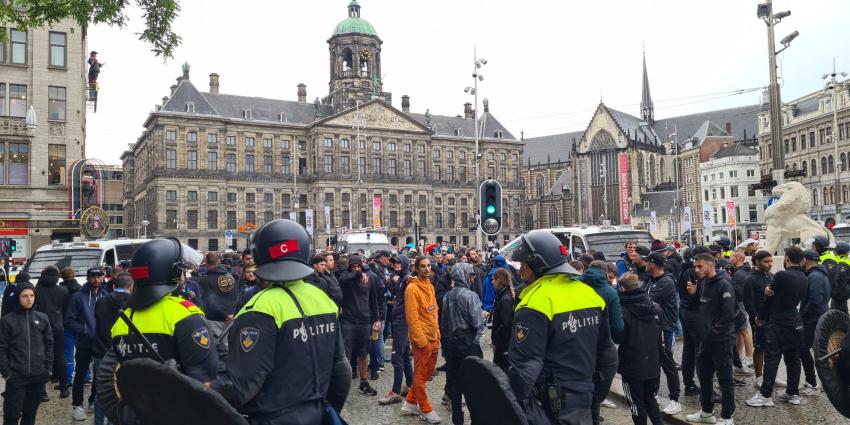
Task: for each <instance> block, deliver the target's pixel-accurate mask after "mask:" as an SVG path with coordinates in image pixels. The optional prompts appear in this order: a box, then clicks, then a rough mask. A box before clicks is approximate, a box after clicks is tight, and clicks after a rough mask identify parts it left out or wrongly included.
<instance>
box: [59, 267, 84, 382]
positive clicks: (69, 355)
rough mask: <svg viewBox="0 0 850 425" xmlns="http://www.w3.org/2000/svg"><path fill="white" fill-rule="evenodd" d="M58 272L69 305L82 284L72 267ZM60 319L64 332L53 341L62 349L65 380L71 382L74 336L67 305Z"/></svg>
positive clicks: (72, 376) (60, 284)
mask: <svg viewBox="0 0 850 425" xmlns="http://www.w3.org/2000/svg"><path fill="white" fill-rule="evenodd" d="M59 274H60V275H61V276H62V281H61V282H59V286H62V287H64V288H65V289H67V290H68V305H70V302H71V297H73V296H74V294H76V293H77V292H79V290H80V288H82V286H81V285H80V284H79V283H78V282H77V279H76V274H77V272H76V271H75V270H74V269H73V268H72V267H64V268H63V269H62V270H60V271H59ZM62 321H63V326H62V327H63V329H64V334H63V335H62V337H63V339H62V340H60V341H54V343H55V344H57V345H61V346H62V351H63V353H64V354H65V357H64V359H65V380H66V381H67V382H71V380H72V379H74V344H75V338H74V333H73V332H71V328H70V327H69V326H68V307H67V306H66V307H65V309H64V310H62Z"/></svg>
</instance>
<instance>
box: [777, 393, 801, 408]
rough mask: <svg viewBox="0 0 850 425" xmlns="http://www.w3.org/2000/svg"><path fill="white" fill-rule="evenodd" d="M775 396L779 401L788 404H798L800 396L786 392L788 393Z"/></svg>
mask: <svg viewBox="0 0 850 425" xmlns="http://www.w3.org/2000/svg"><path fill="white" fill-rule="evenodd" d="M776 398H778V399H779V401H784V402H786V403H788V404H793V405H794V406H799V405H800V396H798V395H796V394H795V395H791V394H788V393H781V394H779V395H778V396H777V397H776Z"/></svg>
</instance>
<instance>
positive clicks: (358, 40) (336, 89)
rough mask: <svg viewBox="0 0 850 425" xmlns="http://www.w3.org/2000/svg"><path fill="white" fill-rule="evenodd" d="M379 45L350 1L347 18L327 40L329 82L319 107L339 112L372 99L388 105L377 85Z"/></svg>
mask: <svg viewBox="0 0 850 425" xmlns="http://www.w3.org/2000/svg"><path fill="white" fill-rule="evenodd" d="M382 43H383V41H381V39H380V37H378V33H377V32H376V31H375V28H374V27H373V26H372V24H370V23H369V22H368V21H366V20H365V19H363V18H361V17H360V4H359V3H357V0H351V2H350V3H349V4H348V18H346V19H343V20H342V21H341V22H340V23H339V24H337V26H336V28H335V29H334V32H333V35H331V38H330V39H328V45H329V48H330V66H331V79H330V82H329V93H328V96H327V97H326V98H325V99H324V100H323V103H326V104H330V105H332V106H333V107H334V111H336V112H339V111H342V110H344V109H349V108H353V107H355V105H356V104H357V103H358V102H359V103H365V102H368V101H369V100H371V99H373V98H380V99H384V100H385V101H386V102H388V103H389V102H391V101H392V98H391V94H390V93H384V91H383V83H382V81H381V44H382Z"/></svg>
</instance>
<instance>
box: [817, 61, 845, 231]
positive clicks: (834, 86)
mask: <svg viewBox="0 0 850 425" xmlns="http://www.w3.org/2000/svg"><path fill="white" fill-rule="evenodd" d="M839 75H840V76H842V77H844V78H847V73H846V72H842V71H836V70H835V58H832V72H831V73H829V74H823V76H822V77H821V78H822V79H824V80H826V79H829V80H827V83H826V87H825V88H826V89H827V90H830V91H831V92H832V93H830V94H831V97H830V100H829V103H830V106H832V137H831V139H832V149H833V151H834V153H833V155H835V160H836V161H838V143H839V142H840V137H838V136H839V132H838V79H837V78H836V77H838V76H839ZM835 167H836V170H835V223H836V224H838V223H843V222H844V216H843V215H842V214H841V196H842V190H841V181H840V180H839V175H840V174H841V172H842V171H844V170H843V169H841V168H839V167H841V164H835Z"/></svg>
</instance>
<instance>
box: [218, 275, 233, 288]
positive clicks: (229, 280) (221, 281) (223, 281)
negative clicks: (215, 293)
mask: <svg viewBox="0 0 850 425" xmlns="http://www.w3.org/2000/svg"><path fill="white" fill-rule="evenodd" d="M234 286H236V282H235V281H234V280H233V276H231V275H230V273H226V274H223V275H221V276H219V277H218V290H219V291H221V292H230V291H232V290H233V287H234Z"/></svg>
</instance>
